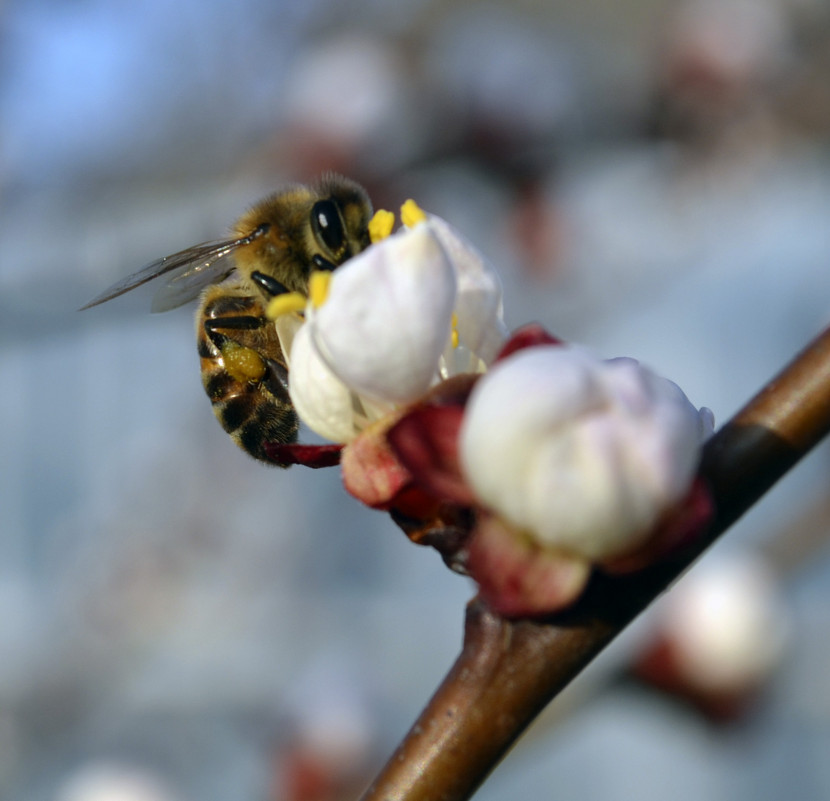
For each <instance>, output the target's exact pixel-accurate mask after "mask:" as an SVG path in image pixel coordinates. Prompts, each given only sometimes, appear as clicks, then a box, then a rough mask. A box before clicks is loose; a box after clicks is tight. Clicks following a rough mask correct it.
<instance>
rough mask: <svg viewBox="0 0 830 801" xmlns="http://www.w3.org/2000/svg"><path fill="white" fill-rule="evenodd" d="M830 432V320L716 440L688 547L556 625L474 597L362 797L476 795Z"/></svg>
mask: <svg viewBox="0 0 830 801" xmlns="http://www.w3.org/2000/svg"><path fill="white" fill-rule="evenodd" d="M828 432H830V328H829V329H827V330H826V331H824V332H823V333H822V334H821V335H820V336H819V337H817V338H816V339H815V340H814V341H813V342H812V343H811V344H810V345H809V346H808V347H807V348H806V349H805V350H804V351H803V352H802V353H800V354H799V355H798V356H796V358H795V359H794V360H793V361H792V362H791V363H790V364H789V365H788V366H787V367H786V368H785V369H784V370H783V371H782V372H781V373H780V374H779V375H778V376H776V377H775V378H774V379H773V380H772V381H770V383H769V384H767V386H766V387H764V388H763V389H762V390H761V391H760V392H759V393H758V394H757V395H756V396H755V397H754V398H753V399H752V400H751V401H750V402H749V403H748V404H747V405H746V406H745V407H744V408H743V409H742V410H741V411H740V412H738V414H736V415H735V417H733V418H732V420H730V421H729V422H728V423H727V424H726V425H724V426H723V428H721V429H720V430H719V431H718V432H717V433H716V434H715V435H714V436H713V437H712V438H711V439H710V440H709V442H708V443H707V445H706V447H705V449H704V455H703V462H702V466H701V469H700V475H701V478H702V479H703V480H704V481H706V482H707V484H708V485H709V487H710V489H711V491H712V495H713V498H714V501H715V507H716V514H715V518H714V520H713V522H712V524H711V525H710V527H709V529H708V530H707V532H706V533H705V534H704V535H703V536H702V537H701V538H700V540H699V541H698V542H696V543H695V545H694V546H693V548H692V549H691V550H690V551H686V552H684V554H683V555H682V557H678V558H675V559H674V560H673V561H667V562H662V563H660V564H658V565H655V566H653V567H650V568H648V569H646V570H644V571H641V572H639V573H637V574H635V575H631V576H623V577H608V576H600V575H598V576H596V577H595V579H594V580H592V582H591V584H590V586H589V588H588V590H587V591H586V593H585V595H584V596H583V598H582V599H581V600H580V602H579V603H578V604H577V605H576V606H575V607H574V608H572V609H571V610H569V611H568V612H567V613H566V614H564V615H558V616H557V617H556V619H555V620H551V621H547V622H540V621H529V620H515V621H510V620H505V619H503V618H501V617H499V616H497V615H496V614H494V613H493V612H492V611H491V610H489V609H488V608H487V607H486V605H485V604H484V603H483V602H481V601H480V600H478V599H474V600H473V601H471V602H470V604H469V605H468V607H467V615H466V625H465V632H464V645H463V648H462V651H461V654H460V656H459V657H458V659H457V661H456V662H455V664H454V665H453V667H452V669H451V670H450V672H449V673H448V674H447V676H446V678H445V679H444V681H443V682H442V684H441V686H440V687H439V688H438V690H437V692H436V693H435V695H434V696H433V698H432V699H431V701H430V702H429V704H428V705H427V707H426V708H425V709H424V711H423V712H422V713H421V716H420V717H419V718H418V720H417V721H416V723H415V725H414V726H413V727H412V729H411V730H410V732H409V733H408V734H407V735H406V737H405V739H404V740H403V742H402V743H401V745H400V746H399V747H398V749H397V751H396V752H395V753H394V754H393V756H392V758H391V759H390V760H389V762H388V763H387V765H386V767H385V768H384V769H383V771H382V772H381V773H380V775H379V776H378V778H377V779H376V780H375V783H374V784H373V785H372V786H371V787H370V789H369V790H368V791H367V792H366V794H365V795H364V796H363V801H381V799H382V801H393V800H394V801H463V799H468V798H469V797H470V796H471V795H472V794H473V793H474V792H475V790H476V789H477V788H478V787H479V785H480V784H481V783H482V782H483V781H484V779H485V778H486V777H487V775H488V774H489V773H490V772H491V771H492V770H493V768H494V767H495V766H496V765H497V764H498V762H499V760H500V759H501V758H502V757H503V756H504V754H505V753H506V752H507V751H508V750H509V749H510V748H511V746H512V745H513V744H514V742H515V741H516V740H517V739H518V737H519V736H520V735H521V734H522V732H523V731H524V730H525V729H526V728H527V726H528V725H529V724H530V723H531V721H532V720H533V719H534V718H535V717H536V715H537V714H538V713H539V712H540V711H541V710H542V709H543V708H544V707H545V706H546V705H547V703H548V702H549V701H550V700H551V699H552V698H554V697H555V696H556V695H557V694H558V693H559V692H560V691H561V690H562V689H564V688H565V687H566V686H567V684H568V683H569V682H570V681H571V680H572V679H573V678H575V677H576V676H577V675H578V674H579V673H580V671H581V670H582V669H583V668H584V667H585V666H586V665H587V664H588V663H589V662H590V661H591V660H592V659H593V658H594V656H596V655H597V654H598V653H599V652H600V651H601V650H602V649H603V648H604V647H605V646H606V645H607V644H608V643H609V642H610V641H611V640H612V639H613V638H614V637H615V636H616V635H617V634H618V633H619V632H620V631H622V629H623V628H625V626H626V625H627V624H628V623H629V622H630V621H631V619H632V618H634V617H635V616H636V615H637V614H638V613H639V612H641V611H642V610H643V609H645V607H646V606H648V605H649V604H650V603H651V602H652V601H653V600H654V598H655V597H656V596H657V595H659V594H660V593H661V592H662V591H663V590H664V589H665V588H666V587H667V586H668V585H669V584H670V583H671V582H672V581H673V580H675V579H676V578H677V577H678V576H679V575H680V574H681V573H682V571H683V570H685V569H686V568H687V567H688V566H689V564H691V562H693V561H694V560H695V559H696V558H697V557H698V556H699V555H700V554H701V553H702V552H703V551H704V550H705V549H706V548H707V547H708V546H709V545H710V544H711V543H712V542H714V540H715V539H717V537H718V536H720V534H721V533H723V531H724V530H725V529H726V528H728V527H729V526H730V525H731V524H732V523H733V522H735V520H737V519H738V518H739V517H740V516H741V515H742V514H743V513H744V512H746V511H747V510H748V509H749V508H750V507H751V506H752V505H753V504H754V503H755V502H756V501H757V500H758V499H759V498H760V497H761V496H762V495H763V494H764V493H765V492H766V491H767V490H768V489H769V488H770V487H771V486H772V485H773V484H774V483H775V482H776V481H777V480H778V479H779V478H781V477H782V476H783V475H784V474H785V473H786V472H787V471H788V470H789V469H790V468H791V467H792V466H793V465H794V464H795V463H796V462H797V461H798V460H799V459H800V458H801V457H802V456H804V455H805V454H806V453H808V452H809V451H810V449H811V448H812V447H813V446H814V445H816V444H817V443H818V442H819V441H820V440H821V439H822V438H823V437H824V436H825V435H826V434H827V433H828Z"/></svg>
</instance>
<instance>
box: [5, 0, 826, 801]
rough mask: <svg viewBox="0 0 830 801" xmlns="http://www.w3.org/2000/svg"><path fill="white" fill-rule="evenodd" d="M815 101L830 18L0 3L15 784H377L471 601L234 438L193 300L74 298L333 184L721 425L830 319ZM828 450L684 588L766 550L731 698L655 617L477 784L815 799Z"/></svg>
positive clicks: (247, 789)
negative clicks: (315, 185)
mask: <svg viewBox="0 0 830 801" xmlns="http://www.w3.org/2000/svg"><path fill="white" fill-rule="evenodd" d="M828 87H830V4H828V2H827V0H691V1H690V2H675V1H674V0H559V2H554V3H538V2H533V0H522V1H520V2H516V1H515V0H513V1H512V2H501V3H500V2H489V3H482V2H477V3H473V2H463V1H462V0H433V1H432V2H430V0H399V2H397V3H395V4H384V3H380V2H373V0H354V1H347V2H334V0H302V1H301V0H268V1H266V0H240V2H235V3H230V2H221V0H198V2H196V0H182V1H181V2H178V3H175V4H171V3H168V2H162V0H142V2H134V3H111V2H104V0H74V2H67V0H6V2H5V3H4V4H2V5H0V245H1V246H2V247H1V249H0V253H2V256H0V420H2V424H3V425H2V428H3V432H2V435H0V798H3V799H11V800H12V801H196V799H198V801H237V800H238V799H246V801H335V800H336V799H341V798H342V799H347V798H354V797H356V796H357V791H358V790H359V788H360V787H361V786H363V785H364V784H365V783H366V781H367V780H368V779H369V778H370V777H371V774H372V773H373V771H375V770H376V769H377V768H378V767H379V766H380V764H382V762H383V761H384V760H385V757H386V756H387V755H388V754H389V753H391V751H392V749H393V747H394V745H395V743H396V742H397V740H398V739H399V738H400V736H402V735H403V733H404V732H405V731H406V729H407V728H408V727H409V725H410V723H411V722H412V721H413V720H414V718H415V716H416V714H417V712H418V711H419V709H420V707H421V705H422V704H423V703H424V702H425V701H426V699H427V698H428V697H429V695H430V694H431V692H432V690H433V689H434V687H435V685H436V684H437V682H438V681H439V679H440V678H441V677H442V676H443V674H444V672H445V671H446V669H447V668H448V666H449V664H450V663H451V661H452V659H453V658H454V656H455V654H456V653H457V651H458V648H459V646H460V641H461V629H462V618H463V611H462V610H463V604H464V603H465V602H466V600H467V599H468V598H469V597H470V596H471V594H472V592H473V590H472V587H471V586H470V585H469V584H468V583H467V582H466V581H465V580H464V579H461V578H459V577H457V576H455V575H452V574H450V573H449V572H447V571H446V570H445V568H444V567H443V565H442V564H441V562H440V559H439V558H438V557H437V555H436V554H434V553H433V552H431V551H428V550H426V549H420V548H417V547H415V546H413V545H411V544H410V543H409V542H408V541H407V540H406V538H405V537H404V536H403V534H402V533H400V532H399V531H398V530H397V529H396V528H395V527H394V526H393V525H392V523H391V522H390V521H389V520H388V519H387V518H386V517H385V516H384V515H382V514H379V513H372V512H370V511H369V510H367V509H364V508H362V507H360V505H359V504H357V503H356V502H352V501H351V500H350V499H349V498H348V497H347V496H346V495H345V493H344V492H343V490H342V489H341V487H340V483H339V479H338V475H337V471H334V470H330V471H314V472H313V471H308V470H303V469H302V468H294V469H292V470H290V471H280V470H277V469H268V468H266V467H263V466H261V465H260V464H257V463H255V462H254V461H253V460H251V459H249V458H248V457H246V456H245V455H244V454H243V453H241V452H240V451H238V450H237V449H236V447H235V446H234V445H233V444H232V443H231V442H230V440H229V439H228V438H227V436H226V435H225V434H224V433H223V432H222V431H221V429H220V428H219V426H218V425H217V424H216V422H215V420H214V418H213V414H212V413H211V410H210V404H209V403H208V401H207V399H206V398H205V397H204V394H203V392H202V388H201V386H200V379H199V366H198V359H197V355H196V349H195V340H194V335H193V322H192V308H185V309H179V310H177V311H175V312H171V313H168V314H164V315H159V316H155V315H150V314H149V313H148V309H149V295H148V294H144V293H142V292H141V291H137V292H134V293H131V294H130V295H127V296H125V297H123V298H120V299H118V300H116V301H113V302H112V303H108V304H105V305H104V306H101V307H98V308H95V309H93V310H90V311H86V312H83V313H82V314H81V313H78V312H77V311H76V309H77V308H78V307H79V306H81V305H83V304H84V303H85V302H87V301H88V300H89V299H90V298H91V297H93V296H94V295H96V294H97V293H98V292H99V291H101V290H102V289H104V288H105V287H106V286H107V285H109V284H110V283H112V282H113V281H115V280H117V279H119V278H121V277H123V276H125V275H127V274H129V273H131V272H133V271H134V270H136V269H138V268H139V267H140V266H142V265H143V264H144V263H146V262H148V261H150V260H152V259H154V258H157V257H159V256H162V255H165V254H167V253H171V252H173V251H176V250H179V249H181V248H183V247H186V246H189V245H191V244H195V243H196V242H200V241H203V240H206V239H212V238H217V237H221V236H223V235H224V233H225V231H226V230H227V227H228V226H229V225H230V224H231V223H232V222H233V220H234V219H235V218H236V217H237V216H238V215H239V214H240V213H241V212H242V211H244V209H245V208H246V207H247V206H248V205H249V204H251V203H253V202H255V201H256V200H257V199H259V198H260V197H261V196H263V195H265V194H267V193H268V192H270V191H272V190H273V189H274V188H276V187H277V186H279V185H280V184H281V183H282V182H284V181H286V180H305V181H308V180H314V179H315V178H316V177H317V176H318V175H319V174H320V173H321V172H323V171H326V170H337V171H340V172H342V173H345V174H347V175H349V176H351V177H353V178H355V179H357V180H359V181H361V182H363V183H364V184H365V185H366V186H367V188H368V189H369V191H370V193H371V195H372V197H373V199H374V202H375V205H376V206H378V207H381V206H382V207H387V208H397V207H398V206H399V205H400V203H401V202H402V201H403V200H405V199H406V198H407V197H414V198H416V199H417V200H418V202H419V203H420V204H421V205H422V206H423V207H425V208H427V209H429V210H431V211H434V212H436V213H438V214H441V215H442V216H444V217H446V218H447V219H448V220H450V221H451V222H452V223H454V224H455V225H456V226H457V227H458V228H459V229H461V230H462V231H463V232H465V233H466V234H467V235H468V236H469V238H470V239H471V240H472V241H473V242H475V243H476V244H477V245H478V247H479V248H480V249H481V250H482V251H483V252H484V253H485V254H486V255H487V257H488V258H489V259H490V260H491V261H492V262H493V263H494V264H495V265H497V267H498V269H499V270H500V272H501V275H502V278H503V282H504V287H505V307H506V315H507V320H508V324H509V325H510V326H511V327H516V326H518V325H521V324H523V323H525V322H528V321H531V320H537V321H540V322H542V323H543V324H544V325H545V326H546V327H547V328H548V329H549V330H550V331H552V332H554V333H555V334H557V335H558V336H560V337H562V338H565V339H570V340H577V341H580V342H583V343H585V344H587V345H589V346H591V347H593V348H594V349H595V350H597V351H598V352H600V353H601V354H602V355H604V356H609V357H610V356H616V355H628V356H633V357H636V358H639V359H641V360H642V361H644V362H646V363H647V364H649V365H651V366H653V367H654V368H656V369H657V370H658V371H660V372H662V373H663V374H665V375H666V376H668V377H670V378H672V379H673V380H675V381H677V382H678V383H679V384H680V385H681V386H682V387H683V388H684V390H685V391H686V392H687V394H688V395H689V396H690V397H691V399H692V401H693V402H694V403H696V404H697V405H706V406H709V407H710V408H712V409H713V410H714V412H715V416H716V418H717V420H718V421H719V422H723V421H725V420H726V419H727V418H728V417H729V416H730V415H731V414H732V413H733V412H734V411H735V410H736V409H737V408H738V407H739V406H740V405H741V404H742V403H743V402H744V401H745V400H746V399H748V397H750V396H751V395H752V394H753V393H754V392H755V391H756V390H757V389H758V388H759V387H760V386H761V385H762V384H763V383H764V382H765V381H766V380H767V379H768V378H770V377H771V376H772V375H773V374H774V373H775V372H776V371H777V370H778V369H779V368H780V367H781V366H782V365H783V364H784V363H785V362H786V361H787V360H788V359H789V358H790V357H791V356H792V355H793V354H794V353H795V352H796V351H797V350H798V349H799V348H801V347H802V346H803V345H804V344H806V342H807V341H808V340H809V339H810V338H811V337H813V336H814V335H815V334H816V333H818V332H819V331H820V330H821V329H822V328H823V327H824V326H826V325H827V324H828V322H830V224H828V223H829V222H830V148H829V146H830V88H828ZM829 455H830V452H828V450H827V448H823V449H819V450H818V451H817V452H816V453H815V454H814V455H813V456H811V457H810V458H809V459H808V460H807V461H806V462H805V463H804V464H802V465H801V466H799V467H798V468H797V470H796V471H794V473H793V474H792V475H791V476H789V477H788V478H787V479H785V481H783V482H782V484H781V485H780V486H778V487H776V488H775V490H774V491H773V492H772V493H771V494H770V495H769V496H768V497H767V498H766V499H765V500H764V501H763V502H762V504H760V505H759V507H758V508H757V509H756V510H754V511H753V513H751V514H750V515H748V516H747V517H746V518H745V519H744V520H742V521H741V522H740V524H739V525H738V526H737V527H736V529H735V530H734V531H733V532H732V533H730V535H729V536H728V537H727V538H726V540H725V541H724V543H722V544H721V545H719V546H718V547H717V548H715V549H714V551H713V553H712V554H711V555H710V556H707V557H706V559H705V560H704V561H703V564H701V565H700V566H699V567H698V568H696V569H695V571H693V573H692V576H694V575H695V573H697V572H700V573H701V574H702V573H703V571H704V570H705V569H706V568H707V565H709V564H710V563H712V564H714V563H715V562H717V566H716V569H714V570H713V572H714V573H715V574H717V573H718V572H720V574H721V576H722V575H723V570H724V569H723V567H722V566H723V565H724V564H726V565H728V564H733V565H734V564H740V565H743V567H740V568H739V569H738V573H737V574H735V575H740V576H744V578H745V577H746V571H747V568H746V565H747V564H752V565H755V566H756V567H757V566H758V564H759V562H758V561H756V560H760V564H761V568H760V569H759V570H757V571H755V572H752V578H751V579H750V582H749V583H750V585H751V586H752V587H753V588H754V589H752V590H751V591H750V590H746V592H741V593H739V595H740V596H741V598H743V599H744V600H745V599H746V598H749V597H751V596H753V594H754V593H755V592H756V590H757V595H758V598H759V600H758V603H759V604H760V606H758V607H753V608H752V609H750V610H747V609H743V610H742V611H738V612H736V613H735V615H733V616H732V617H730V615H728V614H725V613H724V610H725V609H732V607H731V606H729V603H731V602H725V601H723V600H722V599H721V598H720V596H718V594H717V592H716V593H715V595H714V596H711V594H710V595H709V596H706V597H707V598H710V600H708V601H706V602H705V603H704V606H706V604H708V607H707V608H708V609H709V612H712V610H713V609H714V614H713V615H710V617H709V618H707V620H708V622H707V623H706V625H705V626H704V628H705V629H706V630H707V631H709V630H712V629H714V628H716V627H717V625H718V624H719V623H722V622H723V621H724V620H725V619H727V620H732V618H733V617H734V618H736V619H742V620H745V621H749V628H750V629H753V627H754V629H753V630H754V635H755V640H752V639H751V638H749V639H748V640H747V642H748V643H749V644H748V645H747V649H746V650H747V653H748V654H749V657H747V656H746V654H744V655H743V657H741V658H744V659H745V661H748V662H749V663H752V664H750V666H749V668H748V670H749V672H748V673H747V674H746V676H748V678H744V679H743V680H742V682H743V683H741V682H740V681H739V682H734V681H733V683H732V684H728V687H727V688H726V690H724V688H723V687H716V688H715V689H714V693H713V692H710V690H712V685H711V684H707V681H709V679H703V680H701V681H702V682H703V685H702V686H703V689H701V685H700V684H698V685H696V686H694V687H692V689H691V690H690V689H689V682H690V681H691V683H692V684H694V681H693V680H692V679H690V678H689V676H686V678H685V679H684V680H683V681H677V680H676V676H675V678H674V679H666V675H665V673H666V670H665V669H666V659H665V658H661V654H662V656H663V657H665V653H666V648H665V644H666V641H667V639H671V637H672V636H673V635H674V634H676V633H677V632H678V631H680V630H681V629H682V630H683V631H685V628H683V626H685V623H684V624H682V625H681V623H678V622H673V621H676V620H677V619H676V618H672V614H679V615H680V618H679V619H680V620H685V619H687V618H689V617H691V618H695V616H696V614H697V613H696V612H694V613H690V612H688V611H686V612H682V611H681V612H679V613H677V611H676V608H675V611H674V612H673V611H672V609H671V608H670V607H671V605H670V604H669V605H665V604H664V607H665V608H664V609H662V610H661V609H659V608H658V609H657V610H655V612H654V613H653V614H652V615H651V616H649V617H647V618H646V619H644V620H642V621H640V622H639V623H638V624H637V625H636V626H635V627H634V629H633V630H632V631H631V632H630V633H628V634H627V636H625V637H623V638H622V639H621V640H620V641H619V642H618V643H616V644H615V646H614V647H613V648H612V649H611V650H610V651H609V652H608V653H607V654H605V655H604V656H603V657H602V658H601V659H600V660H599V662H598V663H597V664H596V665H595V666H594V667H593V668H592V669H591V670H589V671H588V672H587V673H586V674H585V675H584V676H583V677H582V679H581V680H580V681H579V682H577V684H576V686H575V687H574V689H573V691H571V692H569V693H568V694H566V696H564V697H563V698H562V699H560V701H558V702H557V703H556V704H555V705H554V707H553V709H552V711H550V712H549V713H547V714H546V715H545V717H544V718H543V719H542V720H541V721H540V722H539V723H538V724H537V725H536V726H535V727H534V729H533V730H532V731H531V733H530V734H529V736H528V737H527V741H526V742H525V743H524V744H522V745H520V746H519V747H518V748H517V749H516V750H515V751H514V752H513V753H512V754H511V755H510V756H509V757H508V759H507V760H506V761H505V763H504V764H503V765H502V766H501V767H500V768H499V769H498V770H497V771H496V773H495V774H494V775H493V777H492V779H491V780H490V781H489V782H488V783H487V785H486V786H485V787H484V788H483V789H482V790H481V791H480V792H479V794H478V795H477V798H480V799H482V801H496V799H504V798H540V799H544V798H557V799H559V798H579V799H582V800H583V801H591V800H593V799H596V800H597V801H600V800H603V801H604V800H605V799H610V798H617V799H619V798H637V799H639V801H648V800H649V799H663V798H665V797H667V796H670V797H671V798H673V799H675V801H683V800H684V799H690V801H691V799H701V798H707V799H730V800H731V801H734V800H735V799H738V800H740V799H753V801H759V800H763V799H779V798H782V797H793V798H798V799H801V800H802V801H809V800H811V799H827V798H830V764H829V763H828V760H827V754H828V753H830V670H828V666H829V665H830V647H828V644H827V642H828V641H827V638H826V628H827V621H828V614H827V610H828V609H830V560H828V559H827V554H826V552H824V550H823V546H822V541H823V538H824V536H825V534H826V533H827V527H828V521H829V520H830V516H828V514H830V502H828V500H827V496H828V493H827V489H828V467H830V459H829V458H828V456H829ZM753 570H754V568H753ZM742 571H743V572H742ZM730 575H731V574H730ZM730 581H731V580H730V579H727V582H726V583H727V585H729V584H730ZM732 585H733V586H739V587H745V586H747V585H746V584H741V583H740V582H738V581H737V579H736V580H735V581H734V582H732ZM679 586H680V588H682V587H683V586H684V582H681V584H680V585H679ZM674 595H676V594H674V593H672V594H670V595H669V599H671V598H672V597H673V596H674ZM692 595H694V594H692ZM677 597H678V598H679V597H680V596H679V595H677ZM711 597H715V600H714V601H712V600H711ZM753 597H754V596H753ZM718 599H720V600H718ZM690 603H692V605H693V602H690ZM713 604H714V606H712V605H713ZM678 605H681V606H682V604H681V603H680V602H679V601H678V602H677V603H675V607H677V606H678ZM685 608H687V610H688V607H685ZM695 608H696V607H695ZM684 615H685V617H684ZM698 617H699V616H698ZM704 617H705V615H704ZM735 625H737V624H735ZM720 636H721V638H722V639H723V638H725V640H726V642H727V647H726V649H725V650H726V651H727V652H728V651H729V650H730V647H731V644H733V643H734V642H736V641H738V640H740V639H741V637H744V636H746V637H748V635H744V634H741V635H740V636H738V635H735V636H732V634H730V633H729V630H728V631H727V633H726V634H725V635H720ZM692 641H694V637H692ZM699 647H700V648H704V646H699ZM699 647H698V646H697V645H695V649H698V648H699ZM722 650H723V649H722ZM695 653H696V654H701V653H706V652H705V651H701V650H695ZM719 653H720V652H717V649H716V651H715V652H714V653H713V655H712V656H711V657H706V658H703V659H702V660H701V659H700V658H699V659H698V662H701V661H702V662H703V663H704V666H706V665H708V666H710V667H711V665H713V664H716V663H717V664H720V662H718V660H719V659H720V658H721V656H723V654H721V655H720V656H719V655H718V654H719ZM723 658H725V659H727V661H728V659H729V658H734V654H733V655H732V657H730V655H729V654H728V653H727V654H726V656H723ZM753 659H755V662H754V663H753ZM669 661H671V660H669ZM675 661H676V660H675ZM693 661H694V660H693ZM632 666H633V668H632ZM674 668H675V673H676V668H677V665H674ZM725 670H726V672H727V673H728V672H729V667H728V666H727V668H725ZM716 672H717V671H716ZM655 687H661V688H663V690H664V692H658V691H657V690H656V689H655ZM707 688H708V689H707ZM666 690H668V691H670V692H665V691H666ZM678 694H679V695H680V696H682V698H683V700H682V701H678V700H677V696H678Z"/></svg>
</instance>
